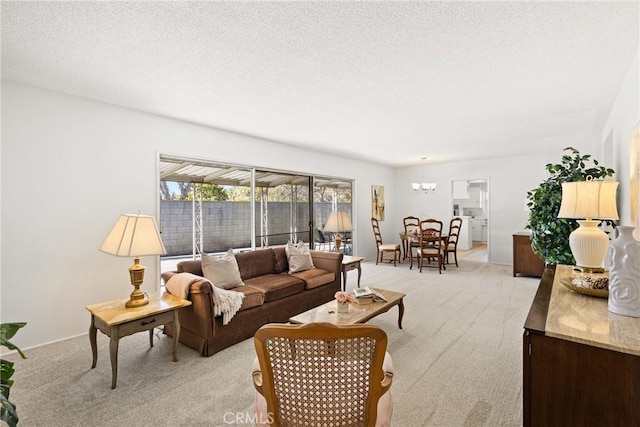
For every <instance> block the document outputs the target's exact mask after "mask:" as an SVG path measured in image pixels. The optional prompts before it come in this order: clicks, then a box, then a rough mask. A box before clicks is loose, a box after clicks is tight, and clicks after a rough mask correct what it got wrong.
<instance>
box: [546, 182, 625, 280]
mask: <svg viewBox="0 0 640 427" xmlns="http://www.w3.org/2000/svg"><path fill="white" fill-rule="evenodd" d="M617 188H618V182H616V181H597V180H593V179H588V180H587V181H576V182H565V183H563V184H562V203H561V205H560V212H559V213H558V218H572V219H576V220H578V221H577V222H578V224H580V227H578V228H577V229H575V230H574V231H573V232H572V233H571V234H570V235H569V246H570V247H571V253H572V254H573V257H574V258H575V260H576V267H578V268H579V269H581V270H582V271H584V272H588V273H593V272H602V271H604V269H603V268H602V263H603V261H604V257H605V254H606V253H607V248H608V247H609V237H608V236H607V234H606V233H605V232H604V231H602V230H601V229H600V228H598V224H600V220H603V219H611V220H613V219H618V208H617V206H616V190H617Z"/></svg>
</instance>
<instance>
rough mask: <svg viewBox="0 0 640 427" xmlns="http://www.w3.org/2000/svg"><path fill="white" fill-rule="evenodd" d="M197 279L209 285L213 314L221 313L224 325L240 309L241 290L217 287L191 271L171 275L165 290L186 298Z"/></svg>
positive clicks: (242, 296)
mask: <svg viewBox="0 0 640 427" xmlns="http://www.w3.org/2000/svg"><path fill="white" fill-rule="evenodd" d="M199 280H202V281H204V282H206V283H208V284H209V285H211V290H212V292H211V302H212V303H213V315H214V316H220V315H222V324H223V325H226V324H227V323H229V322H230V321H231V319H232V318H233V316H235V314H236V313H237V312H238V310H240V306H241V305H242V300H243V299H244V294H243V293H242V292H236V291H230V290H227V289H222V288H218V287H217V286H214V285H213V284H212V283H211V282H210V281H209V280H208V279H205V278H204V277H202V276H197V275H195V274H192V273H178V274H175V275H173V277H171V279H169V280H168V281H167V284H166V287H167V291H169V293H172V294H173V295H176V296H179V297H181V298H185V299H186V298H187V296H189V289H191V285H192V284H193V283H195V282H197V281H199Z"/></svg>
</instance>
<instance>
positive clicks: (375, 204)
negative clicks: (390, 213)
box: [371, 185, 384, 221]
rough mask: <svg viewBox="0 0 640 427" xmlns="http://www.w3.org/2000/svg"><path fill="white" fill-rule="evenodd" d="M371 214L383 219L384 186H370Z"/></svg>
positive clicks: (380, 219) (379, 219)
mask: <svg viewBox="0 0 640 427" xmlns="http://www.w3.org/2000/svg"><path fill="white" fill-rule="evenodd" d="M371 216H372V217H373V218H375V219H377V220H378V221H384V186H382V185H372V186H371Z"/></svg>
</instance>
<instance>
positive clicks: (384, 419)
mask: <svg viewBox="0 0 640 427" xmlns="http://www.w3.org/2000/svg"><path fill="white" fill-rule="evenodd" d="M254 344H255V348H256V353H257V359H256V362H254V369H253V373H252V376H253V383H254V386H255V388H256V395H255V398H256V399H255V405H256V406H255V407H256V421H257V424H258V425H273V426H280V425H288V426H309V425H340V426H374V425H375V426H389V425H390V423H391V414H392V412H393V405H392V401H391V394H390V391H389V389H390V387H391V382H392V378H393V373H392V372H393V368H392V363H391V358H390V356H389V355H388V354H387V353H386V347H387V335H386V333H385V332H384V331H383V330H382V329H380V328H378V327H377V326H373V325H347V326H336V325H332V324H330V323H309V324H306V325H302V326H301V325H276V324H270V325H265V326H263V327H262V328H260V329H259V330H258V332H256V334H255V336H254ZM269 423H271V424H269Z"/></svg>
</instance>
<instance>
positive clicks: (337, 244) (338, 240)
mask: <svg viewBox="0 0 640 427" xmlns="http://www.w3.org/2000/svg"><path fill="white" fill-rule="evenodd" d="M334 244H335V245H336V252H340V245H342V236H340V234H338V233H336V240H335V242H334Z"/></svg>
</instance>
